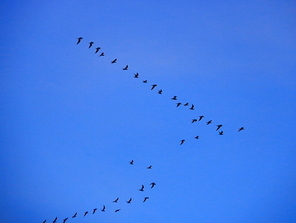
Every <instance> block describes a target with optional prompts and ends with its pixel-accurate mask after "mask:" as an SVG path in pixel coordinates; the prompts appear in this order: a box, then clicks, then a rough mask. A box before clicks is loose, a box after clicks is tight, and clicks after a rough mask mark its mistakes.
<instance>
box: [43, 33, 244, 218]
mask: <svg viewBox="0 0 296 223" xmlns="http://www.w3.org/2000/svg"><path fill="white" fill-rule="evenodd" d="M82 39H83V38H82V37H79V38H77V43H76V44H79V43H80V42H81V41H82ZM93 45H94V42H89V45H88V48H91V47H92V46H93ZM100 50H101V47H96V48H95V54H97V53H99V51H100ZM102 56H105V53H104V52H100V53H99V57H102ZM110 62H111V64H115V63H116V62H117V58H115V59H113V60H111V61H110ZM128 68H129V66H128V65H125V66H124V67H123V68H122V70H128ZM134 78H139V73H135V74H134ZM142 82H143V83H145V84H147V83H148V80H143V81H142ZM157 86H158V85H157V84H152V85H151V88H150V89H151V90H154V89H155V88H156V87H157ZM157 93H158V94H162V93H163V90H162V89H158V90H157ZM171 100H174V101H177V100H178V99H177V96H176V95H175V96H173V97H172V98H171ZM181 105H183V106H188V107H189V110H195V108H194V104H191V105H190V104H189V103H188V102H186V103H181V102H176V107H180V106H181ZM203 119H204V116H203V115H200V116H199V117H198V118H194V119H192V120H191V123H195V122H200V121H202V120H203ZM212 123H213V120H208V121H206V125H210V124H212ZM222 127H223V125H221V124H218V125H216V131H217V132H218V135H224V131H223V130H220V129H221V128H222ZM244 129H245V128H244V127H240V128H238V132H240V131H242V130H244ZM194 138H195V139H199V136H195V137H194ZM185 141H186V140H185V139H181V140H180V145H183V144H184V143H185ZM129 164H130V165H134V160H131V161H129ZM147 169H152V165H150V166H148V167H147ZM155 185H156V183H155V182H152V183H150V189H152V188H154V187H155ZM138 190H139V191H141V192H143V191H145V185H143V184H142V185H141V187H140V189H138ZM148 199H149V197H148V196H145V197H143V200H142V202H143V203H145V202H146V201H147V200H148ZM118 201H119V197H117V198H116V199H115V200H113V201H112V202H113V203H118ZM132 201H133V198H129V199H128V200H127V201H126V203H127V204H131V203H132ZM97 210H98V208H94V209H93V210H92V211H90V212H89V211H85V212H84V213H82V214H81V215H83V217H85V216H87V215H88V214H89V213H92V214H95V213H96V212H97ZM100 211H101V212H105V211H106V206H105V205H103V206H102V208H101V209H100ZM113 211H114V213H117V212H119V211H121V209H120V208H119V209H115V210H113ZM77 215H78V213H77V212H76V213H75V214H74V215H73V216H72V218H76V217H77ZM57 220H58V218H57V217H56V218H55V219H54V220H53V221H52V223H56V222H57ZM68 220H69V217H67V218H64V219H63V223H66V222H67V221H68ZM46 222H47V221H46V220H44V221H43V223H46Z"/></svg>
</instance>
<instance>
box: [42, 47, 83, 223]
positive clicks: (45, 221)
mask: <svg viewBox="0 0 296 223" xmlns="http://www.w3.org/2000/svg"><path fill="white" fill-rule="evenodd" d="M77 44H78V43H77ZM45 222H46V220H44V221H43V222H42V223H45Z"/></svg>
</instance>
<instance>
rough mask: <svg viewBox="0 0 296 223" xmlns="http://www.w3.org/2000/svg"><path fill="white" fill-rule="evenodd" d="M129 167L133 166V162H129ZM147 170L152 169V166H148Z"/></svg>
mask: <svg viewBox="0 0 296 223" xmlns="http://www.w3.org/2000/svg"><path fill="white" fill-rule="evenodd" d="M129 164H130V165H134V160H131V161H129ZM147 169H152V165H150V166H148V167H147Z"/></svg>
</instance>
